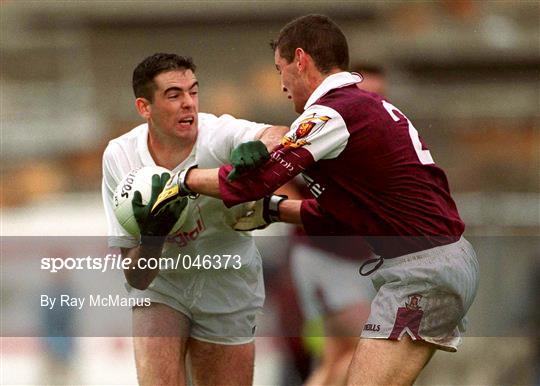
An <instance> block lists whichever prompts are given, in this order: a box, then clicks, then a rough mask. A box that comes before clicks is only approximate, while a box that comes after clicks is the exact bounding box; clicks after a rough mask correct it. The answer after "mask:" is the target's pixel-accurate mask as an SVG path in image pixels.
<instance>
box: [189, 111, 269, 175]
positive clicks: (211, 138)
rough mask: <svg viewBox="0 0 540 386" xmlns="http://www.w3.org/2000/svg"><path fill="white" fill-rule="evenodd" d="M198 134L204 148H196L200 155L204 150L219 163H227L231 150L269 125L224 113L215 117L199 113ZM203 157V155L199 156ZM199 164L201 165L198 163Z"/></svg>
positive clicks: (251, 139)
mask: <svg viewBox="0 0 540 386" xmlns="http://www.w3.org/2000/svg"><path fill="white" fill-rule="evenodd" d="M199 120H200V122H199V135H202V136H204V141H201V142H200V143H201V144H202V145H203V147H204V148H201V149H197V152H199V151H201V155H202V154H204V152H205V151H209V152H210V153H211V156H212V158H214V159H217V160H218V161H220V162H221V163H228V162H229V158H230V156H231V152H232V151H233V149H234V148H235V147H237V146H238V145H240V144H241V143H244V142H248V141H253V140H255V137H256V135H257V133H258V132H259V131H261V130H262V129H264V128H267V127H269V126H271V125H268V124H265V123H256V122H251V121H247V120H245V119H237V118H235V117H233V116H232V115H228V114H224V115H221V116H219V117H216V116H215V115H212V114H205V113H200V114H199ZM201 158H204V157H201ZM199 166H201V165H199Z"/></svg>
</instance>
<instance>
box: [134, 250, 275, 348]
mask: <svg viewBox="0 0 540 386" xmlns="http://www.w3.org/2000/svg"><path fill="white" fill-rule="evenodd" d="M126 287H127V289H128V292H129V295H130V296H131V297H135V298H138V299H142V298H148V299H150V301H151V302H153V303H162V304H165V305H167V306H169V307H171V308H173V309H175V310H177V311H179V312H181V313H183V314H184V315H186V316H187V317H188V318H189V319H190V321H191V333H190V336H191V337H192V338H195V339H198V340H201V341H205V342H210V343H217V344H226V345H239V344H245V343H249V342H251V341H253V339H254V335H255V328H256V320H255V319H256V316H257V314H259V313H261V312H262V307H263V304H264V297H265V294H264V281H263V274H262V263H261V258H260V256H258V255H257V256H254V257H253V259H252V260H251V261H250V263H248V264H247V265H245V266H242V267H241V268H240V269H233V268H229V269H226V270H224V269H223V270H204V269H201V270H193V269H192V270H190V271H184V272H179V273H177V272H174V273H171V272H160V273H159V275H158V276H157V277H156V278H155V279H154V281H153V282H152V284H150V286H149V287H148V289H146V290H144V291H141V290H137V289H135V288H133V287H131V286H129V285H128V284H126Z"/></svg>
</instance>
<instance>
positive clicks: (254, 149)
mask: <svg viewBox="0 0 540 386" xmlns="http://www.w3.org/2000/svg"><path fill="white" fill-rule="evenodd" d="M269 159H270V153H268V150H267V149H266V146H265V145H264V143H262V142H261V141H250V142H245V143H241V144H240V145H238V146H237V147H236V148H234V150H233V151H232V153H231V164H232V166H233V170H231V172H230V173H229V175H228V176H227V179H228V180H229V181H234V180H235V179H237V178H238V177H240V175H241V174H242V173H245V172H246V171H248V170H251V169H255V168H256V167H258V166H260V165H262V164H264V163H265V162H266V161H268V160H269Z"/></svg>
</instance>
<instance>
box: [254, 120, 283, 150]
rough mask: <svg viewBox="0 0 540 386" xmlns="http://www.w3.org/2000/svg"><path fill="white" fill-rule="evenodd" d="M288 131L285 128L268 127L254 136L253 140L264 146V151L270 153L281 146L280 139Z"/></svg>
mask: <svg viewBox="0 0 540 386" xmlns="http://www.w3.org/2000/svg"><path fill="white" fill-rule="evenodd" d="M288 131H289V128H288V127H287V126H268V127H265V128H263V129H261V130H260V131H259V132H258V133H257V134H256V135H255V140H256V141H257V140H258V141H261V142H262V143H263V144H264V146H266V149H267V150H268V151H269V152H271V151H272V150H274V149H275V148H276V147H278V146H279V145H280V144H281V139H282V138H283V136H284V135H285V134H286V133H287V132H288Z"/></svg>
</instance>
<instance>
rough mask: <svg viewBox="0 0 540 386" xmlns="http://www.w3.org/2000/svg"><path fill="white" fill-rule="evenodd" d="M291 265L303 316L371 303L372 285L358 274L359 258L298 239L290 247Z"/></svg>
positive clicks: (373, 294) (367, 279)
mask: <svg viewBox="0 0 540 386" xmlns="http://www.w3.org/2000/svg"><path fill="white" fill-rule="evenodd" d="M290 257H291V267H292V274H293V278H294V281H295V285H296V288H298V292H299V298H300V304H301V307H302V311H303V313H304V317H305V319H306V320H308V321H309V320H313V319H316V318H320V317H323V316H328V315H329V314H332V313H335V312H339V311H341V310H344V309H346V308H348V307H349V306H353V305H356V304H358V303H368V304H369V303H371V300H372V299H373V297H374V296H375V289H374V288H373V284H372V283H371V280H370V279H369V278H367V277H364V276H360V274H359V273H358V268H359V267H360V262H359V261H358V260H347V259H344V258H342V257H340V256H337V255H334V254H332V253H330V252H328V251H324V250H322V249H320V248H316V247H312V246H310V245H308V244H302V243H298V244H295V245H294V246H293V247H292V248H291V252H290Z"/></svg>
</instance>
